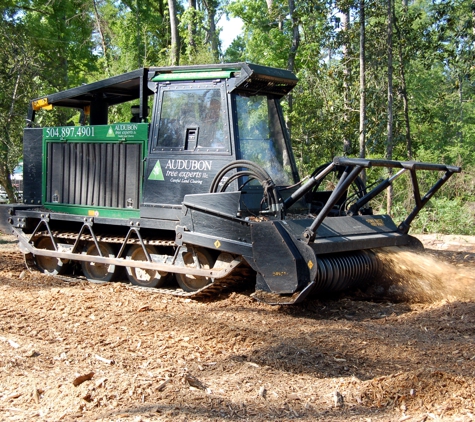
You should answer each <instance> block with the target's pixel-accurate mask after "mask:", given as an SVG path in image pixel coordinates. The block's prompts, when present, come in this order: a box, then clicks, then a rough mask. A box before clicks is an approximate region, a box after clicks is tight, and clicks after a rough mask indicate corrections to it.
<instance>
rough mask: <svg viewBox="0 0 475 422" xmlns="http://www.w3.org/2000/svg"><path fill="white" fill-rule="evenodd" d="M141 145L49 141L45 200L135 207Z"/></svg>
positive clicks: (98, 205)
mask: <svg viewBox="0 0 475 422" xmlns="http://www.w3.org/2000/svg"><path fill="white" fill-rule="evenodd" d="M141 163H142V160H141V144H126V143H120V144H119V143H105V142H104V143H65V142H61V143H60V142H50V143H48V168H47V190H46V195H47V201H48V202H58V203H61V204H72V205H73V204H74V205H87V206H96V207H113V208H126V207H129V208H130V207H132V208H138V204H139V191H140V178H141Z"/></svg>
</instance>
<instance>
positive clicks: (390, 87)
mask: <svg viewBox="0 0 475 422" xmlns="http://www.w3.org/2000/svg"><path fill="white" fill-rule="evenodd" d="M392 4H393V0H388V15H387V17H388V28H387V35H388V37H387V45H388V126H387V131H388V136H387V141H386V158H387V159H388V160H392V158H393V13H392V10H393V7H392ZM388 170H389V175H391V174H392V169H390V168H389V169H388ZM392 203H393V188H392V185H390V186H389V188H388V190H387V213H388V214H389V215H390V214H391V208H392Z"/></svg>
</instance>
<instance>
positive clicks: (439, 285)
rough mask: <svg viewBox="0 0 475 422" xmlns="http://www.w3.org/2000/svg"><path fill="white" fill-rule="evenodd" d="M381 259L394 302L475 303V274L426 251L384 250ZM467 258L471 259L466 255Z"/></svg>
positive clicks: (385, 281) (384, 282)
mask: <svg viewBox="0 0 475 422" xmlns="http://www.w3.org/2000/svg"><path fill="white" fill-rule="evenodd" d="M377 255H378V258H379V259H380V260H381V261H382V262H383V264H384V277H385V280H384V281H383V283H381V285H384V286H386V287H387V292H386V293H387V294H388V295H389V296H390V297H391V298H393V300H405V301H420V302H434V301H438V300H442V299H448V300H475V274H474V272H473V270H468V269H465V268H460V266H457V265H455V264H451V263H449V262H446V261H443V260H441V259H440V257H436V256H432V255H430V254H429V253H425V252H424V251H411V250H408V249H404V248H397V247H393V248H382V249H380V250H378V253H377ZM466 256H469V255H468V254H466Z"/></svg>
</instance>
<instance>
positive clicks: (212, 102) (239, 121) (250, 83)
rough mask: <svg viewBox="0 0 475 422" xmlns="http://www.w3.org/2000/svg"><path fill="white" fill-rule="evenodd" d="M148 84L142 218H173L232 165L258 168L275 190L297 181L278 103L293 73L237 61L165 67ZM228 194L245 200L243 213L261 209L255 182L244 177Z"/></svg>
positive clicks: (289, 86)
mask: <svg viewBox="0 0 475 422" xmlns="http://www.w3.org/2000/svg"><path fill="white" fill-rule="evenodd" d="M150 79H151V82H150V83H149V87H150V88H151V89H152V90H153V91H155V93H156V96H155V104H154V110H153V113H152V114H153V116H152V128H151V133H150V150H149V156H148V158H147V164H146V170H145V181H144V191H143V192H144V193H143V203H142V204H141V216H144V217H149V218H157V217H156V216H157V215H160V218H167V215H169V216H170V218H174V215H175V210H176V211H178V208H179V204H178V203H177V198H183V197H184V196H185V195H190V194H198V193H207V192H208V191H209V188H210V185H211V181H212V179H213V178H214V176H215V175H216V174H217V172H218V171H219V170H220V169H221V168H222V167H223V166H224V165H226V164H229V163H230V162H233V161H235V160H249V161H252V162H254V163H256V164H258V165H259V166H261V167H262V168H264V169H265V170H266V171H267V172H268V174H269V175H270V176H271V178H272V179H273V181H274V183H275V184H276V185H278V186H289V185H293V184H295V183H296V182H297V181H298V173H297V169H296V166H295V162H294V160H293V155H292V150H291V146H290V140H289V138H288V135H287V131H286V129H285V123H284V120H283V115H282V110H281V107H280V104H279V101H280V99H281V98H282V97H283V96H284V95H285V94H287V93H288V92H290V90H291V89H292V88H293V86H294V85H295V84H296V83H297V79H296V78H295V76H294V75H293V74H292V73H291V72H287V71H284V70H278V69H272V68H267V67H263V66H256V65H251V64H245V63H239V64H229V65H221V66H220V67H216V66H191V67H189V68H180V70H179V71H177V70H176V68H168V69H160V70H158V71H156V72H155V73H154V74H153V75H151V77H150ZM154 83H155V84H156V85H153V84H154ZM231 189H232V190H238V189H240V190H241V192H242V194H243V195H242V200H241V211H242V212H241V215H242V214H243V213H244V214H246V213H250V214H253V213H256V212H258V211H259V208H260V207H261V204H260V202H261V199H262V187H261V185H260V184H259V183H258V182H257V181H255V180H253V181H248V180H247V178H246V177H242V178H240V179H239V180H238V181H237V182H236V183H234V184H233V185H232V188H231ZM180 205H181V204H180Z"/></svg>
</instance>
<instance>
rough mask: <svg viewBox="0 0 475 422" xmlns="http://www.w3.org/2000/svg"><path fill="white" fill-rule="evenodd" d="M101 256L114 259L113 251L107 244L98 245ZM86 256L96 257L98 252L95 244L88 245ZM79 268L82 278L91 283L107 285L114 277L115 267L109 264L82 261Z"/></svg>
mask: <svg viewBox="0 0 475 422" xmlns="http://www.w3.org/2000/svg"><path fill="white" fill-rule="evenodd" d="M99 248H100V249H101V254H102V256H104V257H111V258H113V257H115V253H114V249H113V247H112V246H111V245H109V244H108V243H99ZM86 255H91V256H98V255H99V251H98V250H97V247H96V245H95V243H89V244H88V245H87V248H86ZM81 268H82V272H83V274H84V276H85V277H86V278H87V279H88V281H90V282H92V283H107V282H108V281H112V280H113V279H114V277H115V275H116V271H117V267H116V266H115V265H109V264H98V263H97V262H88V261H82V262H81Z"/></svg>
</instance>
